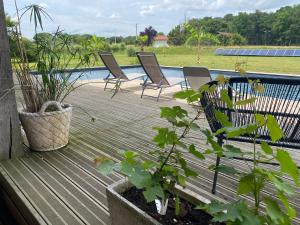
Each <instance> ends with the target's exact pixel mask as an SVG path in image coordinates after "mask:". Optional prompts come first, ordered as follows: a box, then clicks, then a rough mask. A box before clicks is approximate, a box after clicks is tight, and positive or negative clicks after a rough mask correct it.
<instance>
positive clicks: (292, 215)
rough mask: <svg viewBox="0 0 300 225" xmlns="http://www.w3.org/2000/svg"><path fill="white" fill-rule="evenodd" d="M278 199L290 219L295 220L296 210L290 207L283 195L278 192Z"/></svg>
mask: <svg viewBox="0 0 300 225" xmlns="http://www.w3.org/2000/svg"><path fill="white" fill-rule="evenodd" d="M277 196H278V198H279V199H280V201H281V202H282V204H283V205H284V207H285V208H286V210H287V214H288V216H289V217H290V218H292V219H293V218H295V217H296V210H295V209H294V208H293V207H291V206H290V204H289V201H288V199H287V198H286V197H285V195H284V194H283V193H282V192H281V191H279V192H278V194H277Z"/></svg>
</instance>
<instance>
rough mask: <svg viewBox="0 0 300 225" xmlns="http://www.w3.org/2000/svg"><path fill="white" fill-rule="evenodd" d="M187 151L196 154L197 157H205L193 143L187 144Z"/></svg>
mask: <svg viewBox="0 0 300 225" xmlns="http://www.w3.org/2000/svg"><path fill="white" fill-rule="evenodd" d="M189 153H191V154H193V155H194V156H196V157H197V158H198V159H202V160H203V159H205V157H204V155H203V154H202V153H201V152H199V151H197V150H196V147H195V145H194V144H191V145H190V146H189Z"/></svg>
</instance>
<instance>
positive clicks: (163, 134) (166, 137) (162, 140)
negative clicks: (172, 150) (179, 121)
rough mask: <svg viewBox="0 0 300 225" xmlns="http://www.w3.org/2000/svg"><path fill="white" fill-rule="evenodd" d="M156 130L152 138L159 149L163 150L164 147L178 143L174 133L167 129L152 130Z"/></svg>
mask: <svg viewBox="0 0 300 225" xmlns="http://www.w3.org/2000/svg"><path fill="white" fill-rule="evenodd" d="M154 129H156V130H158V134H157V135H156V136H155V137H154V138H153V141H154V142H156V143H157V146H159V147H160V148H165V146H166V145H172V144H174V143H176V142H177V141H178V138H177V135H176V133H175V132H174V131H169V129H168V128H154Z"/></svg>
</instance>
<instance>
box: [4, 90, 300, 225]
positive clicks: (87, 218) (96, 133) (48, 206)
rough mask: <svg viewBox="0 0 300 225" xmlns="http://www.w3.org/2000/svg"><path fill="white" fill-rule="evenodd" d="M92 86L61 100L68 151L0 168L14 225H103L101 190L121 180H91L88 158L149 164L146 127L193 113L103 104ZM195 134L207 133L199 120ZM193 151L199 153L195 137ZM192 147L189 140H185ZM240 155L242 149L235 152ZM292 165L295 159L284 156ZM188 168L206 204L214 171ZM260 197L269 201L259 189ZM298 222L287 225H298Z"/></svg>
mask: <svg viewBox="0 0 300 225" xmlns="http://www.w3.org/2000/svg"><path fill="white" fill-rule="evenodd" d="M110 96H111V93H110V92H109V91H106V92H103V90H102V88H99V87H96V86H84V87H82V88H81V89H80V90H79V91H77V92H76V93H74V94H73V95H72V96H70V97H69V99H68V102H70V103H71V104H73V105H74V115H73V119H72V127H71V140H70V144H69V145H68V146H67V147H65V148H63V149H61V150H58V151H53V152H47V153H35V152H28V153H27V154H26V155H25V156H24V157H22V158H19V159H13V160H8V161H3V162H1V163H0V174H1V176H0V184H1V189H2V192H3V196H4V198H5V199H6V202H7V203H8V206H9V208H10V209H11V210H13V213H14V216H15V217H16V219H17V220H18V221H19V223H20V224H28V225H35V224H53V225H60V224H71V225H76V224H92V225H93V224H95V225H96V224H109V213H108V208H107V201H106V195H105V188H106V186H107V185H109V184H111V183H113V182H114V181H117V180H118V179H120V178H121V176H120V175H119V174H114V175H111V176H109V177H107V176H103V175H101V174H99V173H98V172H97V171H96V169H95V165H94V162H93V160H94V158H95V157H97V156H99V155H109V156H110V157H114V158H115V159H116V160H118V159H120V155H119V153H118V151H120V150H128V149H130V150H134V151H137V152H139V153H140V155H141V157H142V158H150V159H151V156H150V155H149V154H148V152H149V150H152V149H154V148H157V147H156V146H155V145H154V144H153V142H152V137H153V136H154V134H155V131H153V130H152V127H153V126H166V125H167V122H166V121H165V120H162V119H160V118H159V113H160V109H159V107H161V106H173V105H181V106H183V107H184V108H186V109H187V110H188V111H189V112H191V113H193V109H192V108H191V107H189V106H188V105H186V104H182V103H179V102H176V101H174V100H163V99H162V100H161V101H160V102H156V101H155V100H154V99H150V98H144V99H140V97H139V96H138V95H136V94H133V93H132V92H129V93H127V92H124V93H119V94H118V95H117V96H116V97H115V98H113V99H111V98H110ZM77 106H80V107H83V108H84V109H85V110H87V111H88V112H89V113H90V114H91V115H93V116H94V117H95V118H96V121H95V122H91V121H90V118H89V117H88V116H87V114H85V113H84V112H83V111H82V110H81V109H80V108H79V107H77ZM199 123H201V126H207V124H206V122H205V121H204V120H200V122H199ZM194 135H198V136H199V140H196V142H197V147H198V148H201V149H206V147H207V146H206V144H205V141H204V140H203V139H201V135H200V134H197V133H195V134H194ZM193 141H195V140H193ZM243 147H244V148H249V147H250V146H249V145H247V144H243ZM291 151H292V153H293V155H294V158H295V159H297V160H298V162H300V154H296V152H295V151H293V150H291ZM186 158H187V160H188V162H189V163H190V165H191V166H192V167H193V168H195V169H196V170H198V171H199V174H200V176H199V177H198V178H197V179H190V180H189V184H188V186H189V188H190V189H192V190H193V191H195V192H197V193H199V194H202V195H204V196H206V197H208V198H211V194H210V190H211V186H212V176H213V173H212V172H211V171H209V170H208V169H207V166H208V165H210V164H212V163H214V160H215V158H214V157H211V158H209V159H208V160H206V161H204V162H202V161H199V160H196V159H194V158H193V157H191V156H190V155H187V156H186ZM226 163H227V164H233V165H234V166H235V168H237V169H240V170H242V171H243V170H245V169H246V166H245V164H244V163H242V162H240V161H236V160H231V161H226ZM236 182H237V180H236V178H234V177H230V176H226V175H222V174H220V176H219V182H218V189H217V191H218V193H217V196H216V198H218V197H220V198H222V199H225V200H228V201H230V200H232V199H233V198H234V194H235V184H236ZM265 194H272V190H271V188H267V190H266V193H265ZM292 201H293V203H292V204H293V206H294V207H295V208H296V209H297V211H298V212H299V214H300V194H299V192H297V196H296V197H294V198H293V200H292ZM299 221H300V216H299V215H298V218H297V220H295V224H300V223H299Z"/></svg>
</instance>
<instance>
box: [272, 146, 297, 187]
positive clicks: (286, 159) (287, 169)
mask: <svg viewBox="0 0 300 225" xmlns="http://www.w3.org/2000/svg"><path fill="white" fill-rule="evenodd" d="M276 159H277V161H278V162H279V164H280V168H281V171H282V172H283V173H287V174H288V175H289V176H291V177H292V178H293V179H294V182H295V184H296V185H297V186H299V170H298V168H297V165H296V163H295V162H294V161H293V159H292V158H291V156H290V154H289V153H288V152H287V151H285V150H283V149H277V154H276Z"/></svg>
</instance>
